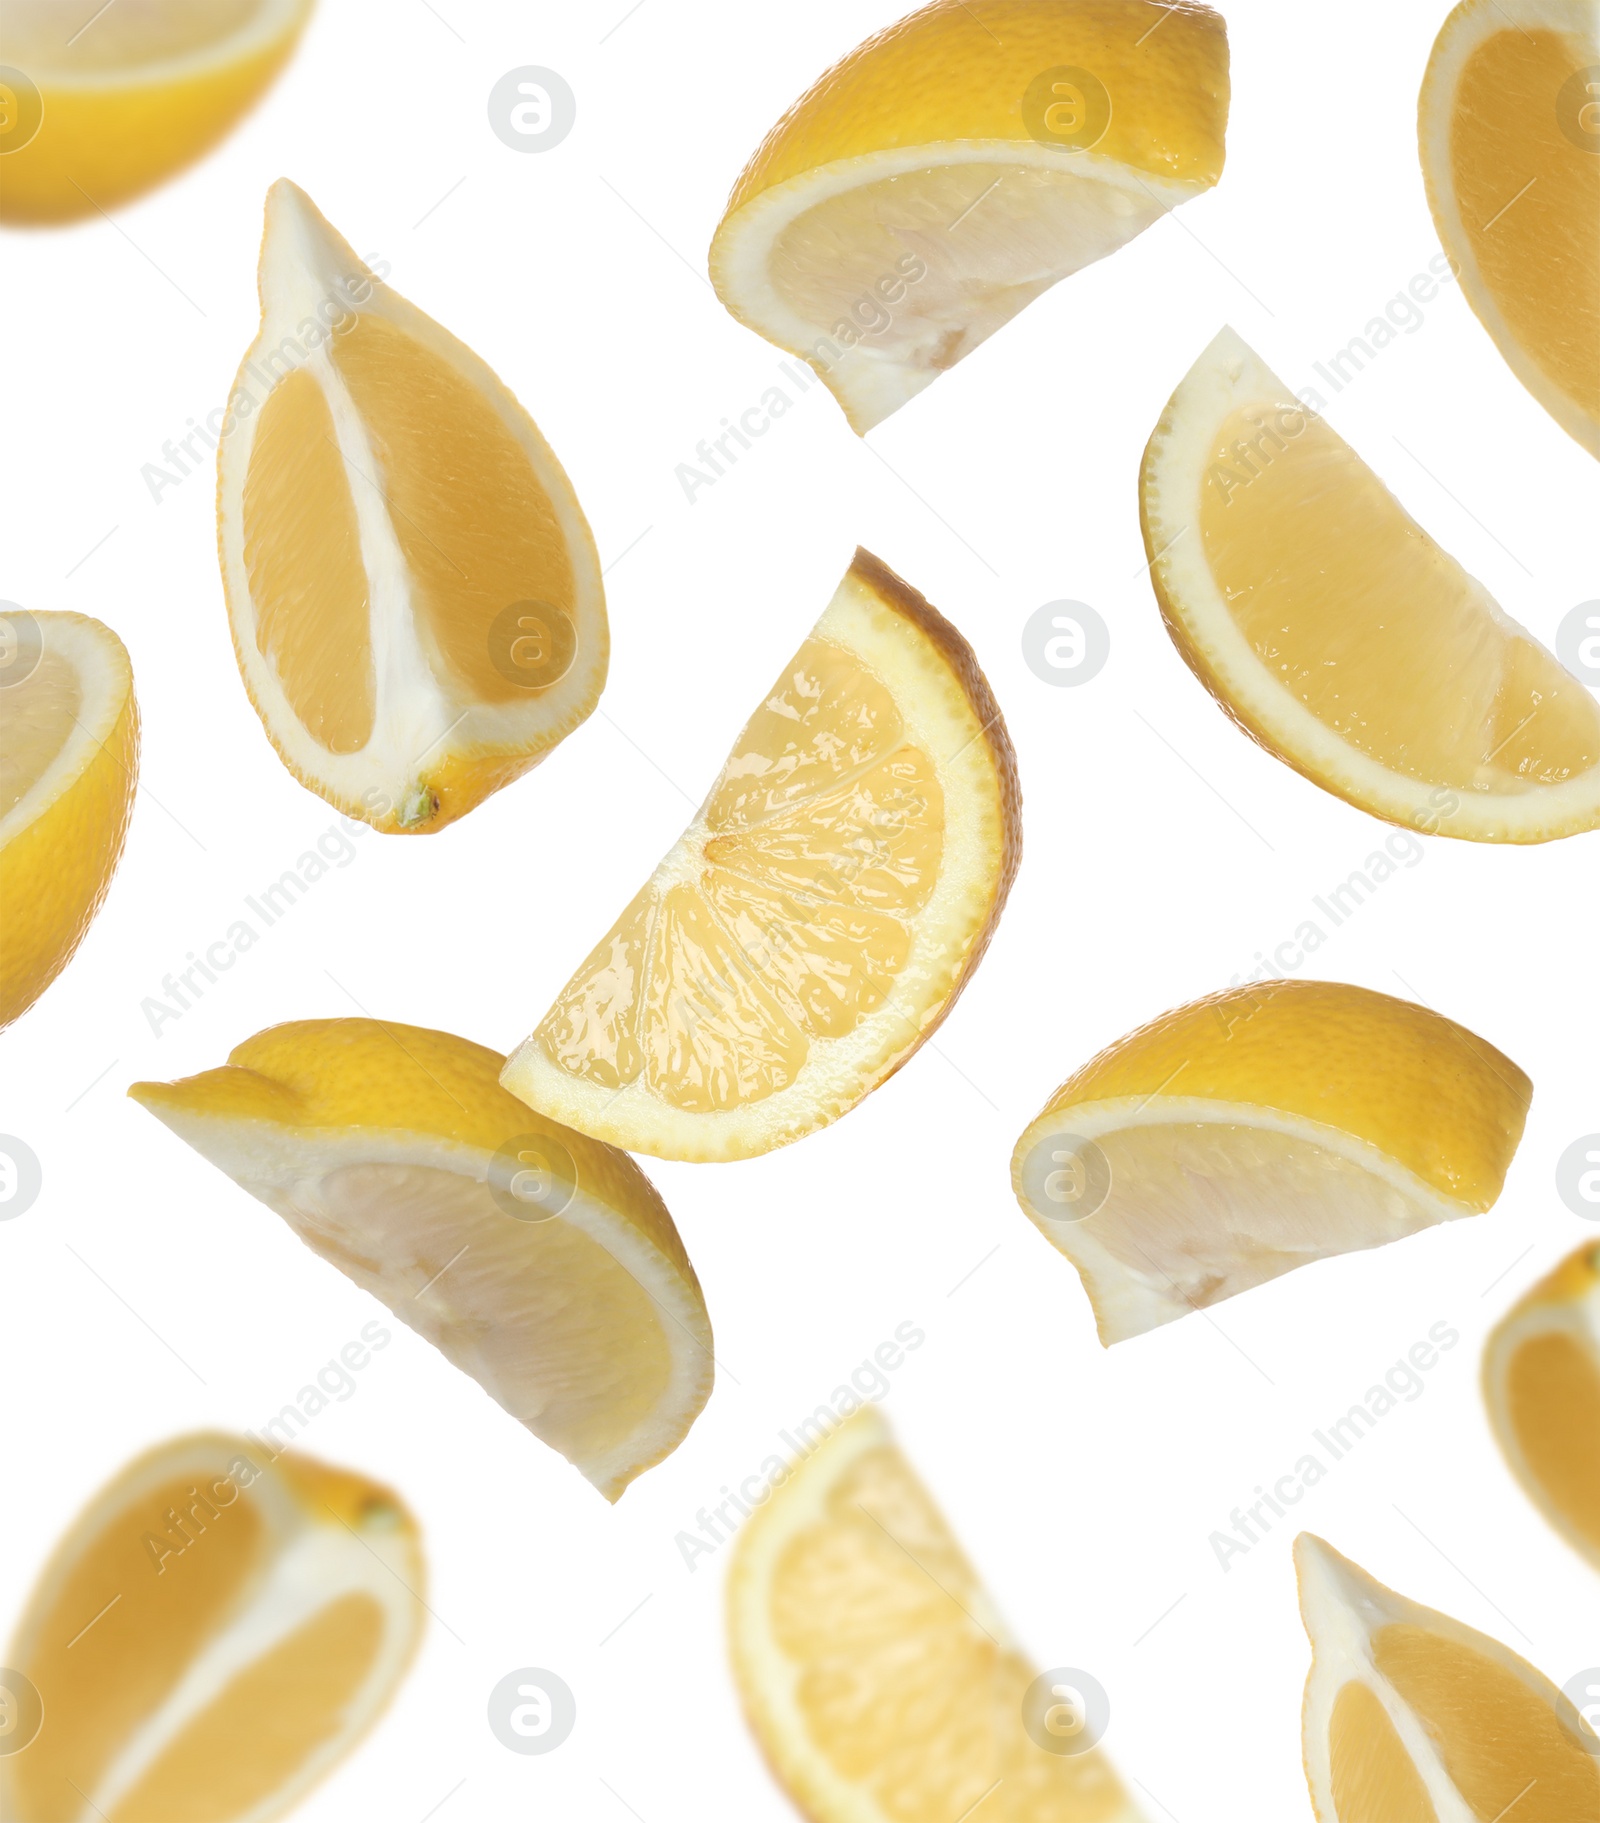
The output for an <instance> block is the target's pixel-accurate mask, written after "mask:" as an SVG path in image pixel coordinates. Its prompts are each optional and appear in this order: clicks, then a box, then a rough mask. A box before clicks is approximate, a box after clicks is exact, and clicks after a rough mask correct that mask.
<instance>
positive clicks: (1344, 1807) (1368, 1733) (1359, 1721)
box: [1328, 1682, 1439, 1823]
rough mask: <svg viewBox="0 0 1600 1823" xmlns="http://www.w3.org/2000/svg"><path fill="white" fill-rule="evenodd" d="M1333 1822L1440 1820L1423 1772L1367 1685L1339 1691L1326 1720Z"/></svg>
mask: <svg viewBox="0 0 1600 1823" xmlns="http://www.w3.org/2000/svg"><path fill="white" fill-rule="evenodd" d="M1328 1748H1329V1755H1330V1758H1331V1760H1332V1768H1333V1773H1332V1782H1333V1809H1334V1816H1333V1819H1332V1820H1331V1823H1439V1813H1438V1811H1437V1810H1435V1809H1434V1807H1433V1800H1432V1799H1431V1798H1430V1797H1429V1796H1428V1792H1427V1787H1426V1786H1425V1785H1424V1784H1423V1782H1422V1775H1421V1774H1420V1773H1419V1772H1418V1771H1417V1768H1416V1765H1415V1764H1414V1762H1413V1761H1412V1758H1411V1756H1410V1754H1408V1753H1407V1752H1406V1750H1405V1744H1404V1742H1402V1740H1401V1739H1400V1735H1399V1733H1398V1731H1397V1730H1396V1728H1395V1725H1394V1723H1393V1722H1391V1721H1390V1720H1389V1717H1388V1715H1387V1713H1386V1712H1385V1710H1384V1707H1383V1704H1382V1703H1380V1702H1379V1701H1378V1699H1377V1697H1376V1696H1375V1695H1374V1694H1373V1693H1372V1691H1371V1690H1369V1689H1368V1688H1367V1686H1366V1685H1365V1684H1361V1683H1355V1682H1351V1683H1348V1684H1346V1685H1345V1687H1344V1688H1343V1689H1342V1690H1341V1691H1340V1692H1339V1695H1338V1698H1337V1699H1336V1700H1335V1702H1334V1705H1333V1714H1332V1716H1331V1717H1330V1718H1329V1721H1328Z"/></svg>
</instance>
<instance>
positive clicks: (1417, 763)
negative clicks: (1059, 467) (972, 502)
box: [1139, 329, 1600, 842]
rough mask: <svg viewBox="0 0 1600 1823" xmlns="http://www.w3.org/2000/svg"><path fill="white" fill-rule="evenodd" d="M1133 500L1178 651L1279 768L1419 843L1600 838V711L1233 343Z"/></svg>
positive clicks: (1170, 420)
mask: <svg viewBox="0 0 1600 1823" xmlns="http://www.w3.org/2000/svg"><path fill="white" fill-rule="evenodd" d="M1139 491H1140V510H1141V516H1142V520H1143V525H1144V539H1145V549H1146V551H1147V552H1148V554H1149V557H1150V575H1151V580H1152V583H1153V585H1154V588H1155V593H1156V599H1157V601H1158V602H1159V604H1160V607H1161V612H1162V615H1163V617H1164V618H1165V620H1166V625H1167V631H1168V632H1169V633H1170V634H1171V636H1172V640H1173V643H1174V644H1175V645H1176V646H1177V648H1178V651H1179V653H1180V654H1181V656H1182V657H1183V659H1184V661H1185V662H1186V663H1187V664H1188V665H1189V667H1190V669H1191V670H1193V671H1194V673H1195V675H1196V676H1197V677H1198V678H1199V679H1200V681H1201V682H1202V683H1203V684H1204V685H1205V687H1206V688H1207V689H1208V690H1209V691H1210V692H1211V694H1212V695H1213V696H1214V697H1215V698H1216V699H1217V701H1218V703H1219V704H1220V705H1221V706H1222V708H1223V709H1224V710H1225V711H1226V713H1227V714H1228V715H1229V716H1230V717H1232V719H1233V720H1234V721H1236V722H1237V723H1238V724H1239V726H1240V727H1242V728H1243V729H1244V730H1245V732H1246V733H1248V734H1250V735H1252V736H1253V737H1254V738H1255V739H1256V740H1257V741H1258V742H1260V744H1261V745H1262V746H1263V747H1265V748H1266V750H1267V751H1268V752H1269V753H1271V754H1273V755H1275V756H1276V757H1277V758H1278V759H1280V760H1283V761H1284V762H1285V763H1286V764H1288V765H1290V766H1292V767H1294V769H1295V770H1296V771H1297V772H1299V773H1301V774H1302V775H1303V776H1304V777H1306V778H1308V779H1310V780H1311V781H1312V783H1313V784H1316V785H1320V786H1321V787H1322V788H1323V789H1324V790H1325V791H1330V792H1332V793H1333V794H1334V796H1336V797H1340V798H1343V799H1344V800H1345V802H1346V803H1348V804H1353V805H1355V806H1356V808H1357V809H1360V810H1365V811H1368V812H1370V813H1371V814H1372V815H1373V816H1378V817H1383V818H1385V819H1387V820H1388V821H1389V822H1392V823H1398V824H1400V825H1402V826H1403V827H1405V828H1407V829H1415V830H1420V831H1422V832H1423V833H1425V834H1437V835H1445V836H1455V837H1460V838H1462V839H1464V840H1467V841H1474V842H1548V841H1551V840H1553V839H1555V838H1556V837H1559V836H1569V835H1575V834H1578V833H1580V832H1581V831H1584V830H1589V829H1594V828H1596V827H1600V704H1596V702H1595V700H1594V698H1593V697H1592V696H1591V695H1590V693H1589V691H1588V690H1587V689H1586V688H1585V687H1584V686H1583V684H1582V683H1580V682H1579V681H1578V679H1577V678H1575V677H1574V676H1572V674H1571V673H1570V672H1568V671H1567V670H1565V669H1564V668H1563V667H1562V666H1561V665H1560V664H1559V663H1558V662H1557V660H1556V659H1555V658H1554V657H1553V656H1552V654H1551V653H1549V652H1548V651H1546V649H1545V648H1544V647H1543V646H1542V645H1540V644H1539V643H1538V641H1537V640H1535V639H1534V638H1533V637H1532V635H1531V634H1529V633H1528V632H1527V631H1526V630H1525V629H1524V628H1522V627H1521V626H1519V625H1518V624H1517V623H1516V622H1515V621H1514V620H1512V619H1511V617H1510V616H1509V615H1508V614H1506V612H1505V611H1504V610H1503V609H1502V608H1501V607H1500V605H1499V603H1498V602H1496V601H1495V600H1494V598H1493V597H1492V596H1491V595H1490V594H1489V592H1488V590H1487V589H1485V588H1484V586H1483V585H1482V584H1481V583H1480V582H1478V581H1476V580H1475V579H1474V578H1473V577H1471V576H1469V575H1468V574H1467V572H1466V571H1465V570H1464V569H1463V568H1462V567H1461V565H1460V564H1459V563H1457V562H1456V560H1455V559H1454V558H1453V557H1451V556H1450V554H1449V553H1448V552H1447V551H1445V550H1443V549H1441V547H1440V546H1439V545H1438V544H1436V543H1435V542H1434V540H1433V539H1432V538H1431V537H1429V535H1428V534H1427V532H1425V531H1424V530H1423V528H1422V527H1421V526H1420V525H1418V524H1417V523H1416V521H1415V520H1413V519H1412V518H1411V517H1410V515H1409V514H1408V513H1407V512H1406V510H1405V508H1404V507H1403V506H1401V504H1400V502H1399V501H1398V500H1396V499H1395V497H1394V495H1393V494H1391V493H1390V492H1389V490H1388V489H1387V488H1386V487H1385V486H1384V484H1383V482H1382V481H1381V480H1380V479H1379V478H1378V476H1377V475H1376V474H1374V472H1373V471H1372V470H1371V469H1370V468H1369V467H1368V466H1367V464H1366V463H1365V462H1363V461H1362V459H1361V457H1360V456H1359V455H1358V454H1357V453H1356V452H1355V451H1354V450H1353V449H1352V448H1351V447H1350V446H1349V444H1347V443H1346V442H1344V440H1343V439H1342V438H1341V437H1339V436H1338V435H1337V434H1336V433H1335V432H1334V431H1333V430H1332V429H1331V428H1330V426H1329V425H1328V424H1327V423H1326V421H1325V420H1324V419H1322V418H1321V417H1319V416H1318V415H1317V414H1316V413H1315V412H1313V411H1311V410H1310V409H1309V408H1308V407H1306V406H1305V405H1303V404H1302V403H1301V402H1300V400H1299V399H1298V398H1297V397H1296V396H1295V394H1294V393H1293V392H1291V391H1290V390H1289V388H1288V387H1287V386H1286V385H1285V384H1284V383H1283V381H1282V380H1280V379H1279V378H1278V377H1277V375H1276V374H1274V373H1273V372H1272V371H1271V369H1270V368H1268V367H1267V365H1266V364H1265V362H1263V361H1262V360H1261V358H1260V356H1259V355H1257V354H1256V353H1255V352H1254V351H1253V350H1252V349H1251V348H1250V347H1249V346H1248V345H1247V344H1246V343H1244V342H1243V341H1242V340H1241V339H1240V338H1239V337H1238V336H1237V335H1236V334H1235V333H1234V332H1233V331H1232V330H1231V329H1225V330H1223V331H1222V333H1221V334H1220V335H1218V336H1217V338H1216V339H1215V340H1214V341H1213V342H1212V343H1211V345H1210V347H1209V348H1207V349H1206V351H1205V352H1204V353H1203V354H1202V355H1201V357H1200V359H1199V360H1198V361H1196V363H1195V364H1194V366H1193V367H1192V368H1191V369H1190V371H1189V373H1188V375H1187V376H1186V377H1185V379H1184V380H1183V382H1182V384H1181V385H1180V386H1179V387H1178V389H1177V391H1176V392H1175V393H1174V394H1173V395H1172V398H1171V399H1170V400H1169V401H1168V404H1167V408H1166V410H1165V412H1164V413H1163V414H1162V418H1161V422H1160V423H1159V424H1158V425H1157V427H1156V429H1155V432H1154V433H1153V435H1152V436H1151V438H1150V442H1149V446H1148V448H1147V449H1146V451H1145V457H1144V466H1143V469H1142V471H1141V474H1140V483H1139Z"/></svg>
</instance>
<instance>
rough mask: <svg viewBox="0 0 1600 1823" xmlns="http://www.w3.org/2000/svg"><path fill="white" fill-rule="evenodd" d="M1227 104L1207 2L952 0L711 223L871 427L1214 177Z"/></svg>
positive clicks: (870, 48)
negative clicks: (1054, 288) (1047, 294)
mask: <svg viewBox="0 0 1600 1823" xmlns="http://www.w3.org/2000/svg"><path fill="white" fill-rule="evenodd" d="M1227 122H1228V39H1227V31H1226V28H1225V27H1224V25H1223V22H1222V19H1221V17H1220V16H1219V15H1218V14H1216V13H1214V12H1213V11H1212V10H1211V9H1210V8H1209V7H1207V6H1201V5H1196V4H1191V3H1190V0H1184V3H1183V4H1181V5H1172V6H1158V5H1156V4H1154V0H935V3H934V4H933V5H931V6H925V7H924V8H923V9H922V10H921V11H920V12H916V13H913V14H912V15H911V16H910V17H909V18H907V19H902V20H901V21H900V23H899V24H898V25H894V26H891V27H889V29H888V30H887V31H883V32H880V33H878V35H877V36H876V37H873V38H869V39H868V40H867V41H866V43H865V44H862V45H860V46H858V47H857V49H855V50H854V51H852V52H851V53H850V55H849V56H848V57H846V58H845V59H844V60H843V62H841V63H838V64H836V65H835V66H834V67H833V68H832V69H831V70H829V71H828V72H827V74H826V75H824V76H822V77H820V78H819V79H818V80H817V82H816V83H815V84H814V85H813V86H812V87H811V88H810V89H809V90H808V91H807V92H806V94H804V95H803V96H802V97H801V98H800V100H799V101H797V102H796V103H795V104H794V106H793V107H792V108H790V109H789V111H788V113H787V114H785V115H784V117H783V119H782V120H781V121H779V122H778V124H777V125H776V126H775V127H774V128H773V129H772V131H771V133H769V134H768V136H767V138H766V140H765V141H764V142H763V144H762V145H761V147H760V149H759V150H758V151H757V152H756V154H755V156H754V157H753V158H752V159H751V161H750V163H749V164H748V165H747V166H746V167H745V170H744V174H743V175H742V176H741V177H740V179H739V182H738V184H737V185H736V186H735V188H734V192H733V195H732V198H731V199H730V201H729V203H728V211H727V214H726V215H725V216H724V217H723V219H722V224H721V226H720V227H719V228H718V229H717V233H716V238H715V239H714V240H713V242H712V245H711V278H712V283H713V284H714V285H715V286H716V289H717V295H718V296H719V297H720V298H721V299H722V301H723V303H724V304H725V305H726V306H727V308H728V309H729V310H730V311H731V312H732V313H733V315H734V316H736V317H737V318H738V319H739V321H740V322H742V323H745V324H747V325H748V326H749V327H750V328H751V329H754V330H756V331H757V332H758V333H759V334H760V335H763V336H765V337H766V338H767V340H768V341H769V342H776V343H777V345H778V346H779V347H780V348H786V349H788V350H789V351H790V352H791V353H792V354H797V355H799V356H800V358H801V359H802V360H804V361H807V362H809V363H810V365H811V366H812V367H813V368H814V369H815V370H816V372H817V373H818V375H819V376H820V377H821V379H822V380H823V382H824V383H825V384H826V385H827V387H828V389H829V390H830V391H831V392H832V393H833V395H834V397H835V398H836V399H837V400H838V401H839V403H840V404H841V405H842V406H843V407H844V411H845V415H846V417H847V418H848V419H849V420H850V423H851V425H852V427H853V428H854V429H855V430H856V431H858V432H860V433H861V434H863V435H865V433H866V432H867V431H869V430H871V429H872V427H873V425H875V424H878V423H881V422H882V421H883V419H885V418H887V417H888V416H889V414H890V413H891V412H894V411H897V410H899V408H900V407H901V406H902V405H904V404H905V402H906V401H907V400H908V399H911V398H914V397H915V396H916V394H918V393H919V392H921V391H922V390H923V388H924V387H926V386H929V385H931V384H932V383H933V381H935V380H936V379H937V378H938V377H939V375H940V374H941V373H943V372H945V371H946V370H947V369H948V368H951V367H953V366H955V364H956V362H957V361H960V360H962V359H963V358H964V357H965V356H966V355H968V354H970V353H971V352H972V350H973V349H974V348H976V347H977V346H978V345H979V343H981V342H983V341H985V340H987V339H988V337H989V336H991V335H993V334H994V332H995V331H996V330H997V329H999V328H1001V327H1002V325H1004V324H1005V323H1008V322H1009V321H1010V320H1011V318H1012V317H1014V316H1015V315H1016V314H1017V312H1018V311H1019V310H1021V309H1023V307H1024V306H1025V305H1027V304H1030V303H1032V301H1033V300H1034V299H1035V298H1036V297H1038V296H1040V295H1041V294H1042V293H1043V292H1045V291H1048V290H1049V288H1050V287H1051V286H1052V285H1054V284H1055V283H1057V281H1058V280H1060V279H1064V278H1066V277H1068V276H1069V275H1070V274H1072V273H1074V272H1077V271H1079V270H1080V269H1081V268H1082V267H1084V266H1088V265H1090V264H1092V263H1093V262H1094V261H1095V260H1099V259H1104V258H1105V256H1106V255H1107V254H1109V253H1115V252H1116V250H1117V249H1118V248H1119V247H1121V246H1124V245H1125V244H1126V243H1127V242H1128V241H1130V240H1132V239H1133V237H1134V236H1135V235H1137V234H1140V233H1142V232H1143V231H1144V229H1146V228H1148V227H1149V226H1150V225H1151V223H1152V222H1154V221H1156V220H1158V219H1159V218H1160V217H1161V216H1162V215H1164V214H1165V213H1166V212H1167V211H1168V210H1169V209H1175V208H1176V207H1177V206H1178V205H1179V204H1180V203H1185V202H1188V201H1189V200H1190V199H1191V198H1192V197H1195V196H1199V195H1201V194H1203V193H1204V192H1205V191H1206V190H1208V189H1210V188H1211V187H1212V186H1213V185H1214V184H1215V183H1216V182H1217V179H1218V178H1219V177H1220V176H1221V175H1222V160H1223V134H1224V131H1225V129H1226V127H1227Z"/></svg>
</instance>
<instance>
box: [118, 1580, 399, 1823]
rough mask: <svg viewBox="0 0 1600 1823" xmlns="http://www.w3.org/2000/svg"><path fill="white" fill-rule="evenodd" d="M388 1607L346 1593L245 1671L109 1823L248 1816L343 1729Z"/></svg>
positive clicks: (208, 1821)
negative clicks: (347, 1710) (383, 1607)
mask: <svg viewBox="0 0 1600 1823" xmlns="http://www.w3.org/2000/svg"><path fill="white" fill-rule="evenodd" d="M384 1630H385V1622H384V1613H383V1610H382V1608H380V1607H379V1606H378V1604H377V1602H375V1601H374V1600H373V1599H372V1597H371V1596H370V1595H358V1594H352V1595H344V1596H340V1597H338V1598H337V1599H335V1600H334V1601H332V1602H330V1603H329V1604H328V1606H327V1607H326V1608H324V1609H323V1610H322V1611H321V1613H319V1614H318V1615H316V1616H315V1617H314V1618H313V1619H312V1620H309V1621H307V1622H306V1623H305V1624H304V1625H303V1626H301V1627H299V1628H297V1629H296V1630H295V1631H294V1632H293V1633H291V1634H290V1635H289V1636H288V1637H287V1638H286V1639H284V1640H281V1641H280V1642H279V1643H278V1644H277V1645H276V1646H274V1647H273V1648H272V1649H271V1650H270V1651H268V1652H266V1653H264V1654H263V1655H262V1656H261V1657H260V1658H258V1659H257V1660H255V1661H254V1663H252V1664H251V1665H250V1666H249V1668H248V1669H247V1670H245V1671H243V1672H241V1673H240V1674H239V1676H237V1677H236V1678H234V1679H233V1681H232V1682H231V1683H230V1684H229V1685H228V1686H227V1688H226V1689H225V1690H223V1692H222V1693H221V1694H220V1695H219V1696H218V1697H217V1698H216V1699H215V1701H213V1702H212V1703H210V1704H209V1705H208V1706H207V1707H206V1708H205V1709H204V1710H203V1711H202V1712H201V1713H200V1714H199V1715H198V1716H196V1717H195V1719H194V1720H193V1721H192V1722H191V1723H190V1724H189V1726H188V1727H187V1728H185V1729H184V1730H183V1732H182V1733H181V1734H180V1735H179V1736H178V1738H177V1739H176V1740H175V1741H174V1742H173V1743H172V1744H171V1746H169V1747H168V1748H167V1749H166V1751H165V1752H164V1753H162V1754H161V1755H160V1756H159V1757H158V1758H157V1759H156V1761H155V1763H154V1764H153V1765H152V1766H151V1767H150V1768H149V1770H148V1771H147V1772H146V1773H145V1774H144V1776H143V1777H142V1778H141V1779H140V1780H139V1781H138V1783H137V1784H136V1785H135V1786H134V1788H133V1789H132V1790H131V1791H130V1792H129V1793H128V1794H127V1796H126V1797H124V1798H123V1799H122V1800H121V1802H119V1803H117V1804H116V1805H114V1806H113V1808H112V1810H111V1811H110V1812H109V1814H108V1819H107V1823H217V1819H219V1818H231V1817H240V1816H246V1815H248V1814H249V1812H250V1811H251V1810H252V1809H253V1808H254V1807H255V1806H256V1805H258V1804H260V1803H261V1802H262V1801H263V1800H265V1799H267V1798H269V1797H271V1795H272V1794H273V1793H274V1792H275V1791H278V1790H280V1789H281V1788H282V1787H283V1786H284V1785H285V1784H286V1783H287V1782H288V1781H289V1780H290V1779H291V1778H292V1777H293V1776H294V1774H295V1773H296V1772H297V1771H298V1769H299V1768H300V1767H302V1766H304V1765H305V1764H306V1763H307V1762H308V1761H309V1760H310V1759H311V1757H312V1756H313V1755H314V1754H317V1753H319V1752H322V1751H325V1750H326V1749H327V1748H328V1747H329V1746H331V1745H332V1744H333V1743H334V1742H335V1741H336V1740H338V1738H339V1737H340V1736H341V1735H342V1734H343V1733H344V1730H345V1711H346V1709H347V1707H348V1705H349V1704H350V1702H351V1699H352V1698H354V1697H355V1696H356V1695H357V1694H358V1693H359V1692H360V1691H361V1689H362V1688H363V1687H364V1686H365V1684H366V1682H367V1680H368V1678H369V1677H370V1675H371V1673H372V1669H373V1666H374V1665H375V1663H376V1661H377V1657H378V1653H379V1651H380V1649H381V1647H382V1644H383V1637H384Z"/></svg>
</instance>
